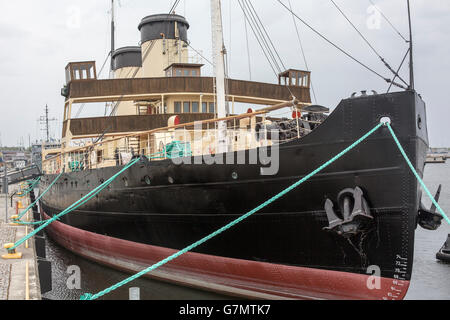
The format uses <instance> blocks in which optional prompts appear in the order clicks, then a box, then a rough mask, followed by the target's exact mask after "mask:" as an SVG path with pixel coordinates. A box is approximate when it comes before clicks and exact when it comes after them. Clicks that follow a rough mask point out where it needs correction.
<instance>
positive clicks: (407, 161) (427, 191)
mask: <svg viewBox="0 0 450 320" xmlns="http://www.w3.org/2000/svg"><path fill="white" fill-rule="evenodd" d="M384 125H385V126H387V127H388V128H389V131H390V132H391V135H392V137H393V138H394V141H395V143H396V144H397V147H398V149H399V150H400V153H401V154H402V156H403V158H405V160H406V163H407V164H408V166H409V168H410V169H411V171H412V172H413V173H414V175H415V176H416V178H417V180H418V181H419V183H420V185H421V186H422V188H423V189H424V190H425V192H426V194H427V195H428V197H429V198H430V199H431V201H432V202H433V204H434V205H435V206H436V208H437V209H438V211H439V212H440V214H441V215H442V216H443V217H444V218H445V220H447V222H448V224H450V219H449V218H448V216H447V215H446V214H445V212H444V210H442V208H441V206H440V205H439V204H438V203H437V201H436V199H434V197H433V196H432V194H431V192H430V190H428V188H427V186H426V185H425V183H424V182H423V180H422V179H421V178H420V176H419V174H418V173H417V171H416V169H414V166H413V165H412V163H411V161H410V160H409V158H408V156H407V155H406V152H405V150H404V149H403V147H402V145H401V144H400V142H399V141H398V139H397V136H396V135H395V133H394V130H392V127H391V125H390V124H389V122H386V123H385V124H384Z"/></svg>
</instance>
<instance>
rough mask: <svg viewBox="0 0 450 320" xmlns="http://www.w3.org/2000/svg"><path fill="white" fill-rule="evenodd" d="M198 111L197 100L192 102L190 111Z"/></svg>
mask: <svg viewBox="0 0 450 320" xmlns="http://www.w3.org/2000/svg"><path fill="white" fill-rule="evenodd" d="M198 111H199V110H198V102H192V112H195V113H197V112H198Z"/></svg>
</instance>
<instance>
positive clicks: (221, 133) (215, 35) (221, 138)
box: [211, 0, 228, 153]
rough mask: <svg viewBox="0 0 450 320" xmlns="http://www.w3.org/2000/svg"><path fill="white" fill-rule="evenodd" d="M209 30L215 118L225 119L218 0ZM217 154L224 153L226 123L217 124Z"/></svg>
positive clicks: (214, 2) (212, 6) (214, 3)
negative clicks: (214, 94)
mask: <svg viewBox="0 0 450 320" xmlns="http://www.w3.org/2000/svg"><path fill="white" fill-rule="evenodd" d="M211 30H212V45H213V62H214V75H215V77H216V90H217V117H218V118H225V117H226V110H225V60H224V44H223V29H222V13H221V4H220V0H211ZM217 147H218V148H217V153H225V152H227V151H228V150H227V149H228V146H227V123H226V122H225V121H219V123H218V145H217Z"/></svg>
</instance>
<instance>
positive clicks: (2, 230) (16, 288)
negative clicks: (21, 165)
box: [0, 185, 41, 300]
mask: <svg viewBox="0 0 450 320" xmlns="http://www.w3.org/2000/svg"><path fill="white" fill-rule="evenodd" d="M18 188H19V186H18V185H12V186H10V194H13V193H14V192H15V191H16V190H18ZM16 201H18V199H16V198H13V202H12V203H13V206H11V199H10V198H9V196H8V199H7V201H6V199H5V194H1V195H0V244H1V245H2V247H3V245H4V244H6V243H13V242H15V241H17V240H19V239H20V238H22V237H24V236H25V235H26V234H27V233H29V232H30V230H31V227H29V226H24V225H11V224H10V217H11V215H14V214H15V213H16ZM21 201H22V206H24V207H25V206H27V205H29V204H30V197H29V196H27V197H25V198H22V199H21ZM6 203H7V205H8V208H7V211H6ZM32 214H33V213H32V211H31V210H29V212H28V213H27V214H26V215H25V217H24V218H25V219H24V221H28V220H30V219H31V217H32ZM3 251H4V250H3ZM18 252H21V253H22V258H21V259H17V260H16V259H11V260H7V259H0V300H41V289H40V283H39V276H38V275H39V272H38V257H37V255H36V250H35V242H34V240H30V241H27V242H26V243H24V244H23V245H22V246H21V247H20V248H19V249H18ZM3 253H4V252H3Z"/></svg>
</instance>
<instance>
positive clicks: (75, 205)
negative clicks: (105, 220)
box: [7, 158, 140, 252]
mask: <svg viewBox="0 0 450 320" xmlns="http://www.w3.org/2000/svg"><path fill="white" fill-rule="evenodd" d="M138 161H140V158H136V159H134V160H132V161H130V162H129V163H128V164H127V165H126V166H125V167H123V168H122V170H120V171H119V172H118V173H116V174H115V175H113V176H112V177H111V178H109V179H108V180H106V181H105V182H103V183H102V184H100V185H99V186H97V187H96V188H95V189H93V190H92V191H90V192H89V193H88V194H86V195H85V196H84V197H82V198H81V199H79V200H78V201H76V202H74V203H73V204H71V205H70V206H69V207H67V208H66V209H65V210H63V211H62V212H60V213H58V214H57V215H55V216H53V217H52V218H50V219H48V220H45V223H43V224H42V225H41V226H39V227H38V228H36V229H34V230H33V231H32V232H31V233H30V234H28V235H27V236H25V237H23V238H22V239H20V240H18V241H17V242H16V243H15V244H14V246H12V247H10V248H8V249H7V250H8V252H14V251H15V249H16V248H17V247H18V246H20V245H21V244H22V243H23V242H25V241H26V240H27V239H29V238H31V237H32V236H34V235H35V234H36V233H38V232H39V231H41V230H42V229H44V228H45V227H47V226H48V225H49V224H51V223H52V222H54V221H55V220H58V219H59V218H60V217H62V216H64V215H66V214H68V213H70V212H72V211H73V210H75V209H77V208H78V207H80V206H82V205H83V204H85V203H86V202H88V201H89V200H91V199H92V198H93V197H94V196H95V195H97V194H98V193H99V192H100V191H102V190H103V189H105V188H106V187H107V186H108V185H109V184H111V182H113V181H114V180H115V179H116V178H117V177H118V176H119V175H121V174H122V173H123V172H124V171H126V170H128V169H129V168H130V167H131V166H133V165H134V164H136V163H137V162H138Z"/></svg>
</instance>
